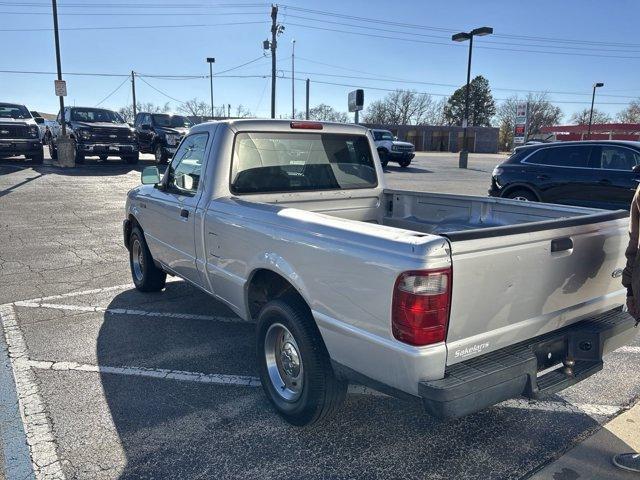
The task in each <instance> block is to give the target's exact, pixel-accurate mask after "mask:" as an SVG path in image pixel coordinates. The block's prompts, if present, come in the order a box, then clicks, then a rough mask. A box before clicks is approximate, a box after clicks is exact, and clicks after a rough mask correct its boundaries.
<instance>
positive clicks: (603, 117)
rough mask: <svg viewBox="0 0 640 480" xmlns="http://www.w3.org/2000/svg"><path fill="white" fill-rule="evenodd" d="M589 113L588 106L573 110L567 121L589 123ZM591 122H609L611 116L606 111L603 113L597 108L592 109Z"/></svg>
mask: <svg viewBox="0 0 640 480" xmlns="http://www.w3.org/2000/svg"><path fill="white" fill-rule="evenodd" d="M590 114H591V109H590V108H585V109H584V110H581V111H579V112H575V113H574V114H573V115H571V118H570V119H569V121H570V122H571V123H574V124H576V125H587V124H588V123H589V116H590ZM591 122H592V123H609V122H611V116H610V115H609V114H608V113H605V112H603V111H601V110H598V109H597V108H594V109H593V119H592V120H591Z"/></svg>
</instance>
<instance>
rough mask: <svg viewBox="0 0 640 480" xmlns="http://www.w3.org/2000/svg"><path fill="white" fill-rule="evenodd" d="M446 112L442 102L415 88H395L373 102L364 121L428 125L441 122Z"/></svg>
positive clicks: (381, 123)
mask: <svg viewBox="0 0 640 480" xmlns="http://www.w3.org/2000/svg"><path fill="white" fill-rule="evenodd" d="M443 112H444V104H443V103H442V102H434V100H433V98H432V97H431V95H428V94H426V93H418V92H416V91H415V90H395V91H393V92H391V93H389V94H388V95H387V96H386V97H384V98H383V99H381V100H376V101H375V102H372V103H371V104H370V105H369V107H368V108H367V110H366V112H365V114H364V116H363V121H364V123H373V124H379V125H383V124H391V125H426V124H435V123H440V122H441V120H442V116H443Z"/></svg>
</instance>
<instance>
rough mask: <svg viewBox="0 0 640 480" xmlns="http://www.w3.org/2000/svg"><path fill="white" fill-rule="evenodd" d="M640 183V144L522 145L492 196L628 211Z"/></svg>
mask: <svg viewBox="0 0 640 480" xmlns="http://www.w3.org/2000/svg"><path fill="white" fill-rule="evenodd" d="M639 182H640V142H631V141H583V142H556V143H543V144H539V145H531V146H525V147H520V148H518V149H516V151H515V152H514V153H513V155H511V157H509V159H508V160H507V161H505V162H503V163H501V164H500V165H498V166H497V167H496V168H495V169H494V170H493V174H492V179H491V188H490V189H489V195H491V196H492V197H505V198H514V199H518V200H527V201H540V202H548V203H564V204H567V205H579V206H584V207H596V208H607V209H619V208H622V209H628V208H629V205H630V203H631V199H632V198H633V194H634V192H635V190H636V188H637V187H638V183H639Z"/></svg>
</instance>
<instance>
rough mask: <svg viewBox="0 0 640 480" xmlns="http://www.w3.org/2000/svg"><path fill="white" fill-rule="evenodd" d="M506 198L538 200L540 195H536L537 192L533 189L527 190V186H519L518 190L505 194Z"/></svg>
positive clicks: (527, 200) (525, 200) (523, 200)
mask: <svg viewBox="0 0 640 480" xmlns="http://www.w3.org/2000/svg"><path fill="white" fill-rule="evenodd" d="M505 198H511V199H513V200H520V201H522V202H537V201H538V197H536V195H535V193H533V192H532V191H531V190H527V189H526V188H518V189H516V190H512V191H510V192H509V193H507V194H506V195H505Z"/></svg>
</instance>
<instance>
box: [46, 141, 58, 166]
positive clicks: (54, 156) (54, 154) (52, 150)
mask: <svg viewBox="0 0 640 480" xmlns="http://www.w3.org/2000/svg"><path fill="white" fill-rule="evenodd" d="M48 146H49V155H50V156H51V159H52V160H56V159H57V158H58V152H57V151H56V148H55V147H54V145H53V139H52V138H51V137H49V143H48Z"/></svg>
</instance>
